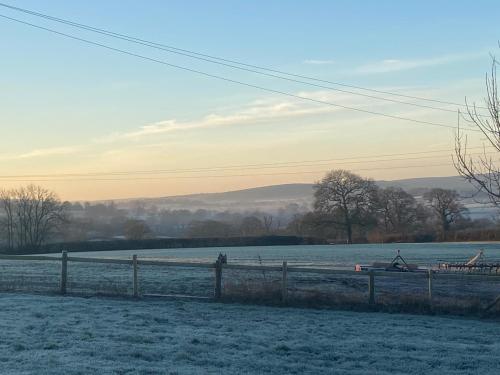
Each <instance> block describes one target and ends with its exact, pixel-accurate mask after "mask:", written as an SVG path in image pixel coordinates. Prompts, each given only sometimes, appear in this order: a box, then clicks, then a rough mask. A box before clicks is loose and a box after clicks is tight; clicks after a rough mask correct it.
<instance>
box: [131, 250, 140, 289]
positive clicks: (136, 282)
mask: <svg viewBox="0 0 500 375" xmlns="http://www.w3.org/2000/svg"><path fill="white" fill-rule="evenodd" d="M132 266H133V268H134V288H133V289H134V298H138V297H139V279H138V277H137V255H136V254H134V255H132Z"/></svg>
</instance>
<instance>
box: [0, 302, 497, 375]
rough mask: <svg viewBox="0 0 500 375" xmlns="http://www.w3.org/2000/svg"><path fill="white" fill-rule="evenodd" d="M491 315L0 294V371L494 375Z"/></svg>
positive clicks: (494, 336)
mask: <svg viewBox="0 0 500 375" xmlns="http://www.w3.org/2000/svg"><path fill="white" fill-rule="evenodd" d="M498 337H500V323H497V322H491V321H478V320H466V319H458V318H444V317H429V316H413V315H396V314H394V315H390V314H381V313H357V312H339V311H329V310H312V309H293V308H273V307H262V306H248V305H237V304H217V303H208V302H207V303H204V302H195V301H179V300H177V301H173V300H161V299H142V300H138V301H135V300H127V299H115V298H108V299H103V298H78V297H59V296H37V295H24V294H9V293H6V294H0V373H1V374H344V373H346V374H423V373H425V374H499V373H500V341H499V340H498Z"/></svg>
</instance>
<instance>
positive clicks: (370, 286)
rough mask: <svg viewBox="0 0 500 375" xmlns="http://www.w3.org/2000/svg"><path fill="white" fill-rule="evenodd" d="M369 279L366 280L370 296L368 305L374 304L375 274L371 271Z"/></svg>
mask: <svg viewBox="0 0 500 375" xmlns="http://www.w3.org/2000/svg"><path fill="white" fill-rule="evenodd" d="M369 275H370V278H369V279H368V294H369V296H370V300H369V303H370V305H374V304H375V274H374V273H373V271H370V273H369Z"/></svg>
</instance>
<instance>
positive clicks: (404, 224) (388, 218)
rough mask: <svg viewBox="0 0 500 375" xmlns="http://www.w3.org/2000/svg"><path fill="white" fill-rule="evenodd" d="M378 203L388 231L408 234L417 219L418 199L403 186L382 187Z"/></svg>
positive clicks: (385, 228)
mask: <svg viewBox="0 0 500 375" xmlns="http://www.w3.org/2000/svg"><path fill="white" fill-rule="evenodd" d="M378 205H379V210H380V217H381V220H382V223H383V226H384V230H385V232H386V233H399V234H402V235H407V234H408V232H409V231H410V230H411V229H412V226H413V224H414V223H415V222H416V220H417V208H418V205H417V201H416V200H415V198H414V197H413V196H412V195H411V194H409V193H407V192H406V191H404V190H403V189H401V188H398V187H388V188H385V189H381V190H380V191H379V194H378Z"/></svg>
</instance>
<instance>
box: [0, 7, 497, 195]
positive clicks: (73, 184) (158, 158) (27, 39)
mask: <svg viewBox="0 0 500 375" xmlns="http://www.w3.org/2000/svg"><path fill="white" fill-rule="evenodd" d="M8 4H9V5H12V6H16V7H21V8H24V9H28V10H31V11H35V12H39V13H43V14H47V15H50V16H53V17H58V18H63V19H66V20H69V21H73V22H77V23H80V24H85V25H89V26H92V27H97V28H101V29H106V30H110V31H113V32H116V33H120V34H126V35H129V36H133V37H137V38H141V39H143V40H147V41H151V42H155V43H161V44H164V45H169V46H174V47H176V48H180V49H184V50H189V51H195V52H197V53H202V54H206V55H211V56H216V57H220V58H225V59H229V60H234V61H238V62H243V63H245V64H251V65H256V66H262V67H267V68H271V69H274V70H277V71H285V72H289V73H293V74H296V75H301V76H307V77H312V78H315V79H319V80H323V81H321V82H320V81H310V80H307V82H309V83H313V84H316V86H314V85H307V84H304V83H299V82H291V81H286V80H282V79H278V78H273V77H266V76H262V75H259V74H255V73H252V72H248V71H243V70H238V69H233V68H231V67H227V66H221V65H217V64H213V63H210V62H207V61H201V60H196V59H192V58H189V57H186V56H181V55H178V54H173V53H170V52H167V51H163V50H159V49H154V48H150V47H146V46H142V45H138V44H134V43H131V42H127V41H123V40H118V39H116V38H111V37H108V36H103V35H99V34H96V33H93V32H90V31H85V30H81V29H78V28H74V27H71V26H67V25H63V24H60V23H57V22H53V21H50V20H46V19H41V18H39V17H35V16H32V15H28V14H23V13H20V12H18V11H15V10H12V9H7V8H3V7H0V46H1V49H2V54H1V59H0V85H1V88H2V89H1V90H0V126H1V130H2V131H1V137H0V188H13V187H17V186H21V185H26V184H29V183H36V184H39V185H42V186H45V187H47V188H50V189H53V190H55V191H56V192H57V193H58V194H59V196H60V197H61V198H62V199H67V200H106V199H118V198H131V197H157V196H168V195H181V194H190V193H199V192H218V191H228V190H235V189H242V188H249V187H256V186H264V185H272V184H281V183H298V182H308V183H309V182H315V181H317V180H319V179H320V178H321V177H322V176H323V175H324V173H325V172H326V171H327V170H331V169H336V168H343V169H349V170H352V171H353V172H356V173H359V174H361V175H363V176H366V177H371V178H374V179H384V180H393V179H400V178H411V177H424V176H425V177H427V176H447V175H455V174H456V172H455V170H454V168H453V165H452V159H451V155H452V149H453V142H454V134H455V129H454V127H456V125H457V118H458V115H457V108H458V107H457V106H456V105H447V104H443V103H438V102H430V101H423V100H417V99H412V98H407V97H401V96H394V95H389V94H381V93H378V92H373V91H365V90H360V89H354V88H350V87H346V86H339V85H333V84H330V83H325V82H324V81H329V82H336V83H341V84H347V85H353V86H357V87H363V88H369V89H372V90H378V91H384V92H391V93H396V94H402V95H408V96H415V97H423V98H427V99H433V100H441V101H447V102H454V103H459V104H463V103H464V102H465V98H467V99H468V100H469V101H470V102H477V103H479V104H480V105H482V104H483V103H482V100H483V99H482V98H483V97H484V94H485V89H484V78H485V73H486V72H487V71H488V70H489V69H490V65H491V57H490V55H491V54H497V55H500V50H499V47H498V40H499V39H500V24H499V23H498V14H500V2H498V1H476V2H474V6H471V3H470V2H465V1H451V0H450V1H419V2H402V1H377V2H372V1H356V2H354V1H319V0H317V1H307V2H306V1H284V0H283V1H263V0H262V1H253V2H248V1H229V0H228V1H210V2H207V1H201V0H200V1H189V0H183V1H159V0H158V1H157V0H150V1H147V2H138V1H130V0H128V1H127V0H126V1H123V0H120V1H119V0H108V1H106V2H102V1H97V0H87V1H71V2H68V1H60V0H51V1H40V0H37V1H34V0H21V1H13V0H11V1H10V2H8ZM1 16H7V17H11V18H15V19H17V20H21V21H23V22H28V23H31V24H35V25H38V26H40V27H44V28H49V29H52V30H55V31H57V32H60V33H65V34H67V35H71V36H73V37H77V38H83V39H86V40H89V41H91V42H94V43H100V44H103V45H106V46H108V47H111V48H115V49H120V50H122V51H125V52H127V53H132V54H136V55H140V56H143V57H146V59H144V58H139V57H137V56H131V55H130V54H124V53H120V52H117V51H115V50H110V49H109V48H102V47H98V46H95V45H90V44H88V43H85V42H81V41H78V40H75V39H71V38H67V37H63V36H61V35H59V34H55V33H53V32H48V31H46V30H42V29H40V28H35V27H32V26H29V25H26V24H21V23H18V22H15V21H13V20H10V19H6V18H2V17H1ZM148 59H154V60H155V61H156V62H154V61H151V60H148ZM158 61H161V62H162V63H158ZM166 64H173V65H177V66H180V67H183V68H187V69H192V70H197V71H201V72H203V73H207V74H211V75H217V76H219V77H222V78H225V79H229V80H233V81H239V82H243V83H245V84H247V85H246V86H245V85H241V84H236V83H234V82H228V81H224V80H220V79H215V78H213V77H208V76H206V75H203V74H197V73H194V72H192V71H186V70H182V69H179V68H175V67H172V66H168V65H166ZM271 74H278V73H271ZM288 77H289V78H290V76H288ZM295 79H297V80H304V79H302V78H297V77H295ZM249 85H250V86H249ZM251 86H259V87H263V88H266V89H268V91H266V90H262V89H259V88H256V87H251ZM318 86H323V87H318ZM339 89H340V90H344V91H336V90H339ZM346 91H348V92H346ZM278 92H280V93H278ZM283 93H286V94H287V95H284V94H283ZM359 94H364V95H365V96H362V95H359ZM366 95H371V96H376V97H384V98H390V99H394V100H398V101H404V102H407V103H410V104H413V105H408V104H404V103H394V102H389V101H385V100H380V99H376V98H370V97H366ZM318 101H319V102H318ZM325 103H326V104H325ZM415 104H417V105H420V107H419V106H415ZM339 105H340V106H342V107H339ZM423 106H428V107H433V108H428V107H423ZM345 107H349V108H345ZM435 107H438V108H440V109H435ZM442 109H445V111H443V110H442ZM362 111H369V112H375V113H376V114H374V113H367V112H362ZM381 113H382V114H386V115H389V116H394V117H397V118H394V117H384V116H381V115H380V114H381ZM402 118H405V119H410V120H416V121H417V122H415V121H408V120H404V119H402ZM422 122H425V123H422ZM427 123H433V124H438V125H445V126H436V125H431V124H427ZM469 144H470V146H472V147H479V146H480V145H481V144H482V140H481V138H480V137H479V136H478V134H477V133H475V132H469Z"/></svg>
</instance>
